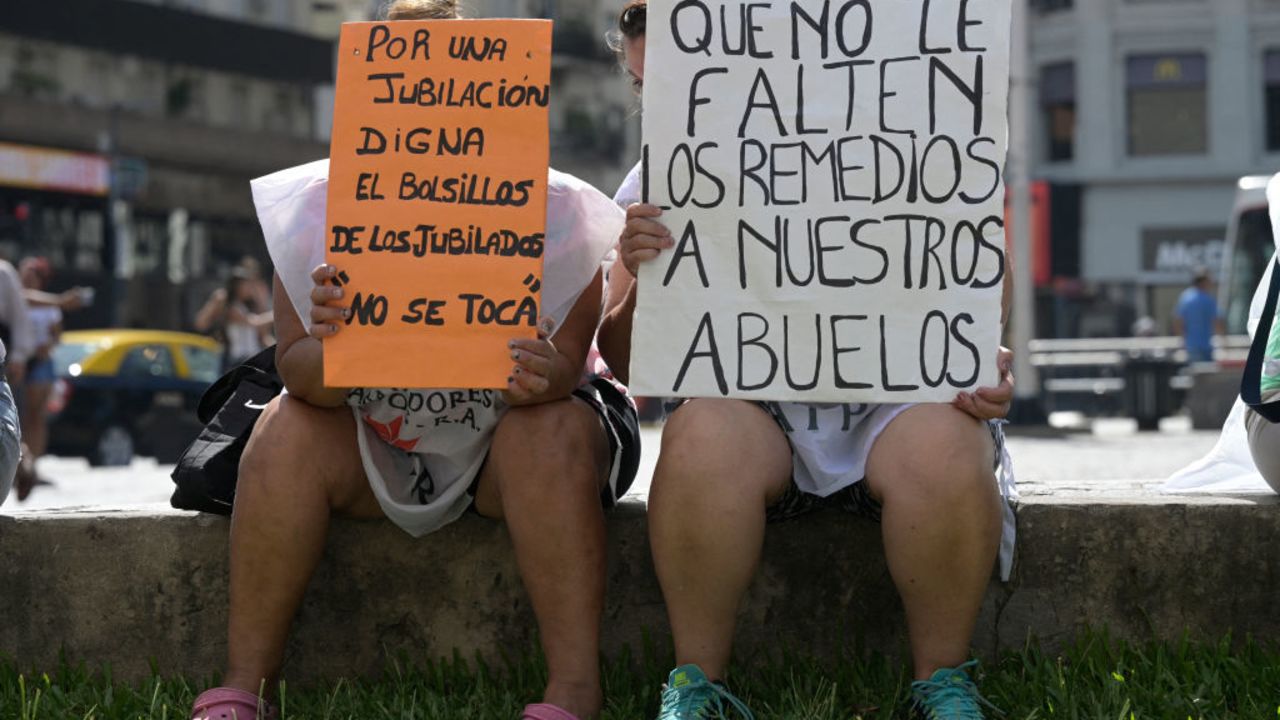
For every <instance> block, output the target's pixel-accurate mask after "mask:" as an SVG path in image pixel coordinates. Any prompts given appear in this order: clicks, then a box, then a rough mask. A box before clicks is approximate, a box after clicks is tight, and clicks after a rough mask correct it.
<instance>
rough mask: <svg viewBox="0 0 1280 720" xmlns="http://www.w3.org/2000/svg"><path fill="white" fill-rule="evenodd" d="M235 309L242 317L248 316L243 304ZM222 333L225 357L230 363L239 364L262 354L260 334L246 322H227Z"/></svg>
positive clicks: (246, 307)
mask: <svg viewBox="0 0 1280 720" xmlns="http://www.w3.org/2000/svg"><path fill="white" fill-rule="evenodd" d="M235 307H236V308H237V309H238V310H239V311H240V313H241V314H242V315H246V316H247V315H249V314H250V313H249V308H248V306H246V305H245V304H243V303H236V305H235ZM223 331H224V332H225V333H226V335H227V357H229V358H230V359H231V361H232V362H239V361H242V360H246V359H248V358H251V357H253V356H254V355H257V354H258V353H260V352H262V350H263V345H262V333H260V332H258V328H256V327H254V326H253V323H250V322H248V321H247V320H228V322H227V324H226V327H225V328H223Z"/></svg>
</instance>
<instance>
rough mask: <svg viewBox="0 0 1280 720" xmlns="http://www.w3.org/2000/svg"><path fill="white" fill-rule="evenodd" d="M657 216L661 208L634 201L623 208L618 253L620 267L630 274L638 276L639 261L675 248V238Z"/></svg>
mask: <svg viewBox="0 0 1280 720" xmlns="http://www.w3.org/2000/svg"><path fill="white" fill-rule="evenodd" d="M661 215H662V210H661V209H660V208H658V207H657V206H655V205H646V204H643V203H635V204H634V205H632V206H631V207H629V208H627V224H626V225H625V226H623V228H622V235H621V236H620V237H619V238H618V248H619V252H618V254H619V255H620V256H621V259H622V265H623V267H625V268H626V269H627V271H628V272H630V273H631V274H632V275H633V276H634V277H639V276H640V263H643V262H648V261H650V260H652V259H654V258H656V257H658V253H659V252H661V251H663V250H668V249H670V248H673V247H675V244H676V241H675V239H674V238H673V237H671V232H670V231H669V230H667V228H666V226H665V225H663V224H662V223H660V222H658V220H657V218H658V217H659V216H661Z"/></svg>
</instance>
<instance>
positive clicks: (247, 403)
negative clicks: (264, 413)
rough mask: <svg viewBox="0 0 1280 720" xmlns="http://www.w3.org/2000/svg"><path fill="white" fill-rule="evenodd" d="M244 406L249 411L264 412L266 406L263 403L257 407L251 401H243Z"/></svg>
mask: <svg viewBox="0 0 1280 720" xmlns="http://www.w3.org/2000/svg"><path fill="white" fill-rule="evenodd" d="M244 406H245V407H247V408H249V409H250V410H266V409H267V406H266V404H265V403H264V404H262V405H259V404H257V403H255V402H254V401H252V400H245V401H244Z"/></svg>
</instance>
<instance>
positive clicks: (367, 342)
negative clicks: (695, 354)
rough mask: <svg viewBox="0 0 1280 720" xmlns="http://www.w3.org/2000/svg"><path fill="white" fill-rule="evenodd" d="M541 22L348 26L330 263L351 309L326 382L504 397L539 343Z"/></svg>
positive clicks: (544, 68) (544, 83)
mask: <svg viewBox="0 0 1280 720" xmlns="http://www.w3.org/2000/svg"><path fill="white" fill-rule="evenodd" d="M550 80H551V23H550V22H549V21H542V20H437V21H420V22H408V21H397V22H373V23H347V24H345V25H343V27H342V34H341V37H340V39H339V45H338V81H337V101H336V105H335V109H334V122H333V139H332V142H331V147H330V171H329V195H328V218H327V227H328V229H329V236H328V238H327V243H328V244H327V248H326V261H327V262H329V263H330V264H332V265H334V266H336V267H338V268H339V269H340V270H341V271H342V275H341V277H342V278H344V283H343V287H344V288H345V297H344V299H343V302H344V304H345V306H346V307H348V308H349V309H350V310H351V316H350V317H349V318H348V319H347V320H346V323H347V327H346V328H345V329H344V330H343V332H342V333H340V334H338V335H337V336H335V337H334V338H331V339H330V340H327V341H326V342H325V345H324V376H325V383H326V384H327V385H330V386H335V387H417V388H505V387H506V386H507V376H508V374H509V371H510V369H511V361H510V356H509V354H508V353H509V351H508V349H507V346H506V343H507V341H508V340H510V339H512V338H516V337H530V338H531V337H535V335H536V323H537V320H538V315H539V310H538V308H539V300H540V289H541V285H542V282H541V276H542V256H543V246H544V233H545V231H546V199H547V165H548V152H549V146H548V126H547V104H548V101H549V99H550Z"/></svg>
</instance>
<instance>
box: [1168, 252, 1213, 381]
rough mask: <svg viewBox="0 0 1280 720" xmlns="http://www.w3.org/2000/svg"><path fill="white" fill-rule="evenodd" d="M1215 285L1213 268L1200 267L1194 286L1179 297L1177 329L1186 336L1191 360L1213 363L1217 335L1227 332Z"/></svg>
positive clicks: (1183, 341)
mask: <svg viewBox="0 0 1280 720" xmlns="http://www.w3.org/2000/svg"><path fill="white" fill-rule="evenodd" d="M1212 286H1213V280H1211V279H1210V278H1209V271H1208V270H1207V269H1205V268H1196V271H1195V275H1194V278H1193V279H1192V281H1191V287H1189V288H1187V289H1186V290H1183V291H1182V295H1180V296H1179V297H1178V307H1177V308H1176V309H1175V310H1174V317H1173V329H1174V332H1176V333H1177V334H1179V335H1181V336H1182V344H1183V346H1184V347H1186V349H1187V362H1212V361H1213V336H1214V335H1215V334H1217V335H1221V334H1223V332H1224V328H1225V326H1224V325H1223V322H1222V314H1221V313H1220V312H1219V310H1218V301H1217V299H1216V298H1214V296H1213V293H1212V291H1211V288H1212Z"/></svg>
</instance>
